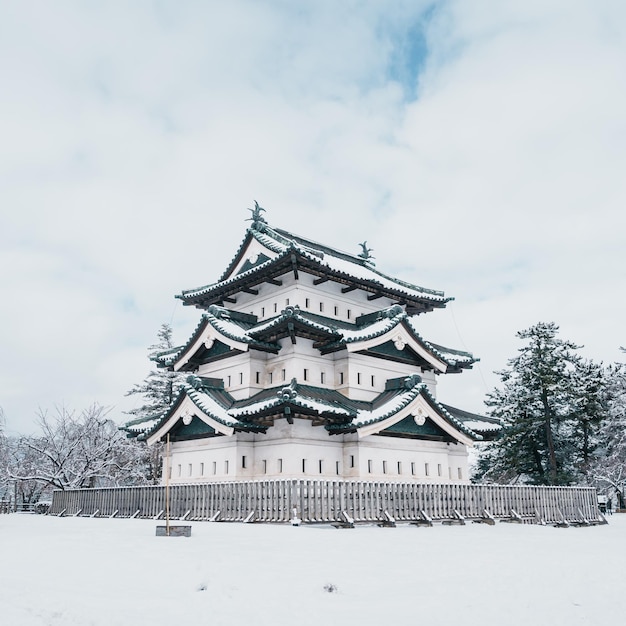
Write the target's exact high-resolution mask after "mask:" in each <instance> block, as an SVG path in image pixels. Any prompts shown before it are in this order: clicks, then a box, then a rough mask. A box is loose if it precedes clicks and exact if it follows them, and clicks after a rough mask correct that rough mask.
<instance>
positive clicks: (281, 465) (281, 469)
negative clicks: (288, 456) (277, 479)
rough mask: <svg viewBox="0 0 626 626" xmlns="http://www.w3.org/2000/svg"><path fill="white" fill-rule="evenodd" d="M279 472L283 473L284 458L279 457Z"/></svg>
mask: <svg viewBox="0 0 626 626" xmlns="http://www.w3.org/2000/svg"><path fill="white" fill-rule="evenodd" d="M278 473H279V474H282V473H283V460H282V459H278Z"/></svg>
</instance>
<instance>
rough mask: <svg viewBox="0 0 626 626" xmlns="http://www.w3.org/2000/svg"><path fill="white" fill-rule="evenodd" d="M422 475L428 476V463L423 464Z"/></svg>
mask: <svg viewBox="0 0 626 626" xmlns="http://www.w3.org/2000/svg"><path fill="white" fill-rule="evenodd" d="M424 474H426V476H430V466H429V465H428V463H424Z"/></svg>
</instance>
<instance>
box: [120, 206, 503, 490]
mask: <svg viewBox="0 0 626 626" xmlns="http://www.w3.org/2000/svg"><path fill="white" fill-rule="evenodd" d="M262 212H264V209H262V208H261V207H259V206H258V204H257V205H256V208H255V209H254V210H253V211H252V220H251V221H252V224H251V226H250V228H248V230H247V232H246V236H245V239H244V240H243V242H242V244H241V245H240V247H239V250H238V251H237V253H236V255H235V258H234V259H233V260H232V262H231V263H230V265H229V266H228V267H227V269H226V271H225V272H224V273H223V274H222V276H221V278H220V279H219V280H218V282H216V283H213V284H211V285H207V286H204V287H200V288H198V289H191V290H187V291H183V292H182V294H180V295H179V296H177V297H178V298H180V299H181V300H182V301H183V304H184V305H186V306H195V307H197V308H199V309H201V310H202V311H203V314H202V316H201V319H200V323H199V324H198V326H197V328H196V329H195V331H194V333H193V334H192V336H191V337H190V338H189V340H188V341H187V343H186V344H185V345H183V346H180V347H178V348H176V349H174V350H171V351H169V352H167V353H162V354H161V355H160V356H159V357H158V362H159V366H161V367H167V368H169V369H170V370H172V371H177V372H188V373H189V377H188V378H187V382H186V383H185V384H184V385H183V389H182V391H181V393H180V395H179V397H178V399H177V400H176V401H175V403H174V404H173V405H172V406H171V408H170V410H169V411H168V412H167V413H166V414H165V415H161V416H158V417H155V418H153V419H149V420H145V419H144V420H135V421H134V422H129V423H128V424H126V426H125V427H124V428H125V430H127V432H128V433H130V434H131V435H132V436H139V437H141V438H142V439H145V440H146V441H147V443H148V445H151V444H154V443H155V442H158V441H163V440H165V439H166V438H167V437H168V435H169V440H170V442H171V452H170V458H169V459H168V461H169V462H168V466H169V472H170V476H169V478H170V482H172V483H196V482H220V481H234V480H236V481H239V480H253V479H279V478H280V479H296V478H297V479H307V478H308V479H314V478H315V479H324V480H337V479H351V480H354V479H358V480H375V481H381V480H384V481H391V480H398V481H402V482H428V481H433V482H459V483H466V482H468V478H469V477H468V448H469V447H471V446H472V445H473V443H474V442H475V441H479V440H482V439H484V438H489V437H490V436H493V434H495V433H496V432H497V431H498V430H499V428H500V426H499V424H498V423H497V421H496V420H493V419H490V418H486V417H483V416H479V415H474V414H471V413H468V412H466V411H462V410H460V409H457V408H454V407H452V406H449V405H447V404H443V403H441V402H439V401H438V400H437V399H436V385H437V376H438V375H441V374H449V373H458V372H461V371H462V370H463V369H467V368H470V367H471V366H472V364H473V363H474V362H475V361H476V359H475V358H474V357H473V356H472V355H471V354H469V353H467V352H461V351H458V350H452V349H449V348H444V347H442V346H440V345H436V344H434V343H431V342H429V341H427V340H426V339H424V338H423V337H421V336H420V334H419V333H418V331H417V322H418V317H419V315H420V314H423V313H427V312H430V311H433V310H434V309H439V308H443V307H445V305H446V303H447V302H448V301H449V300H450V298H446V297H445V296H444V294H443V292H441V291H435V290H432V289H424V288H422V287H418V286H416V285H412V284H409V283H407V282H404V281H402V280H398V279H395V278H392V277H390V276H387V275H385V274H383V273H381V272H380V271H378V270H377V269H376V268H375V266H374V263H373V260H372V256H371V254H370V252H371V250H370V249H368V248H367V244H366V243H363V244H360V245H361V247H362V252H361V253H360V254H359V255H352V254H349V253H345V252H340V251H338V250H335V249H332V248H329V247H328V246H325V245H321V244H318V243H315V242H313V241H310V240H308V239H306V238H304V237H300V236H298V235H294V234H292V233H289V232H286V231H284V230H281V229H278V228H272V227H271V226H269V225H268V224H267V222H266V221H265V219H264V218H263V216H262ZM164 480H165V477H164Z"/></svg>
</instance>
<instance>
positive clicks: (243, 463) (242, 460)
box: [241, 456, 246, 469]
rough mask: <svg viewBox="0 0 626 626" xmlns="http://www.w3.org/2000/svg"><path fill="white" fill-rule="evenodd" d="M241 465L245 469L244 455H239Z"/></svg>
mask: <svg viewBox="0 0 626 626" xmlns="http://www.w3.org/2000/svg"><path fill="white" fill-rule="evenodd" d="M241 467H242V468H243V469H246V457H245V456H242V457H241Z"/></svg>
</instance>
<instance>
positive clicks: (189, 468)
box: [187, 463, 193, 476]
mask: <svg viewBox="0 0 626 626" xmlns="http://www.w3.org/2000/svg"><path fill="white" fill-rule="evenodd" d="M187 471H188V472H189V473H188V474H187V476H191V474H192V473H193V465H192V464H191V463H189V467H188V468H187Z"/></svg>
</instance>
